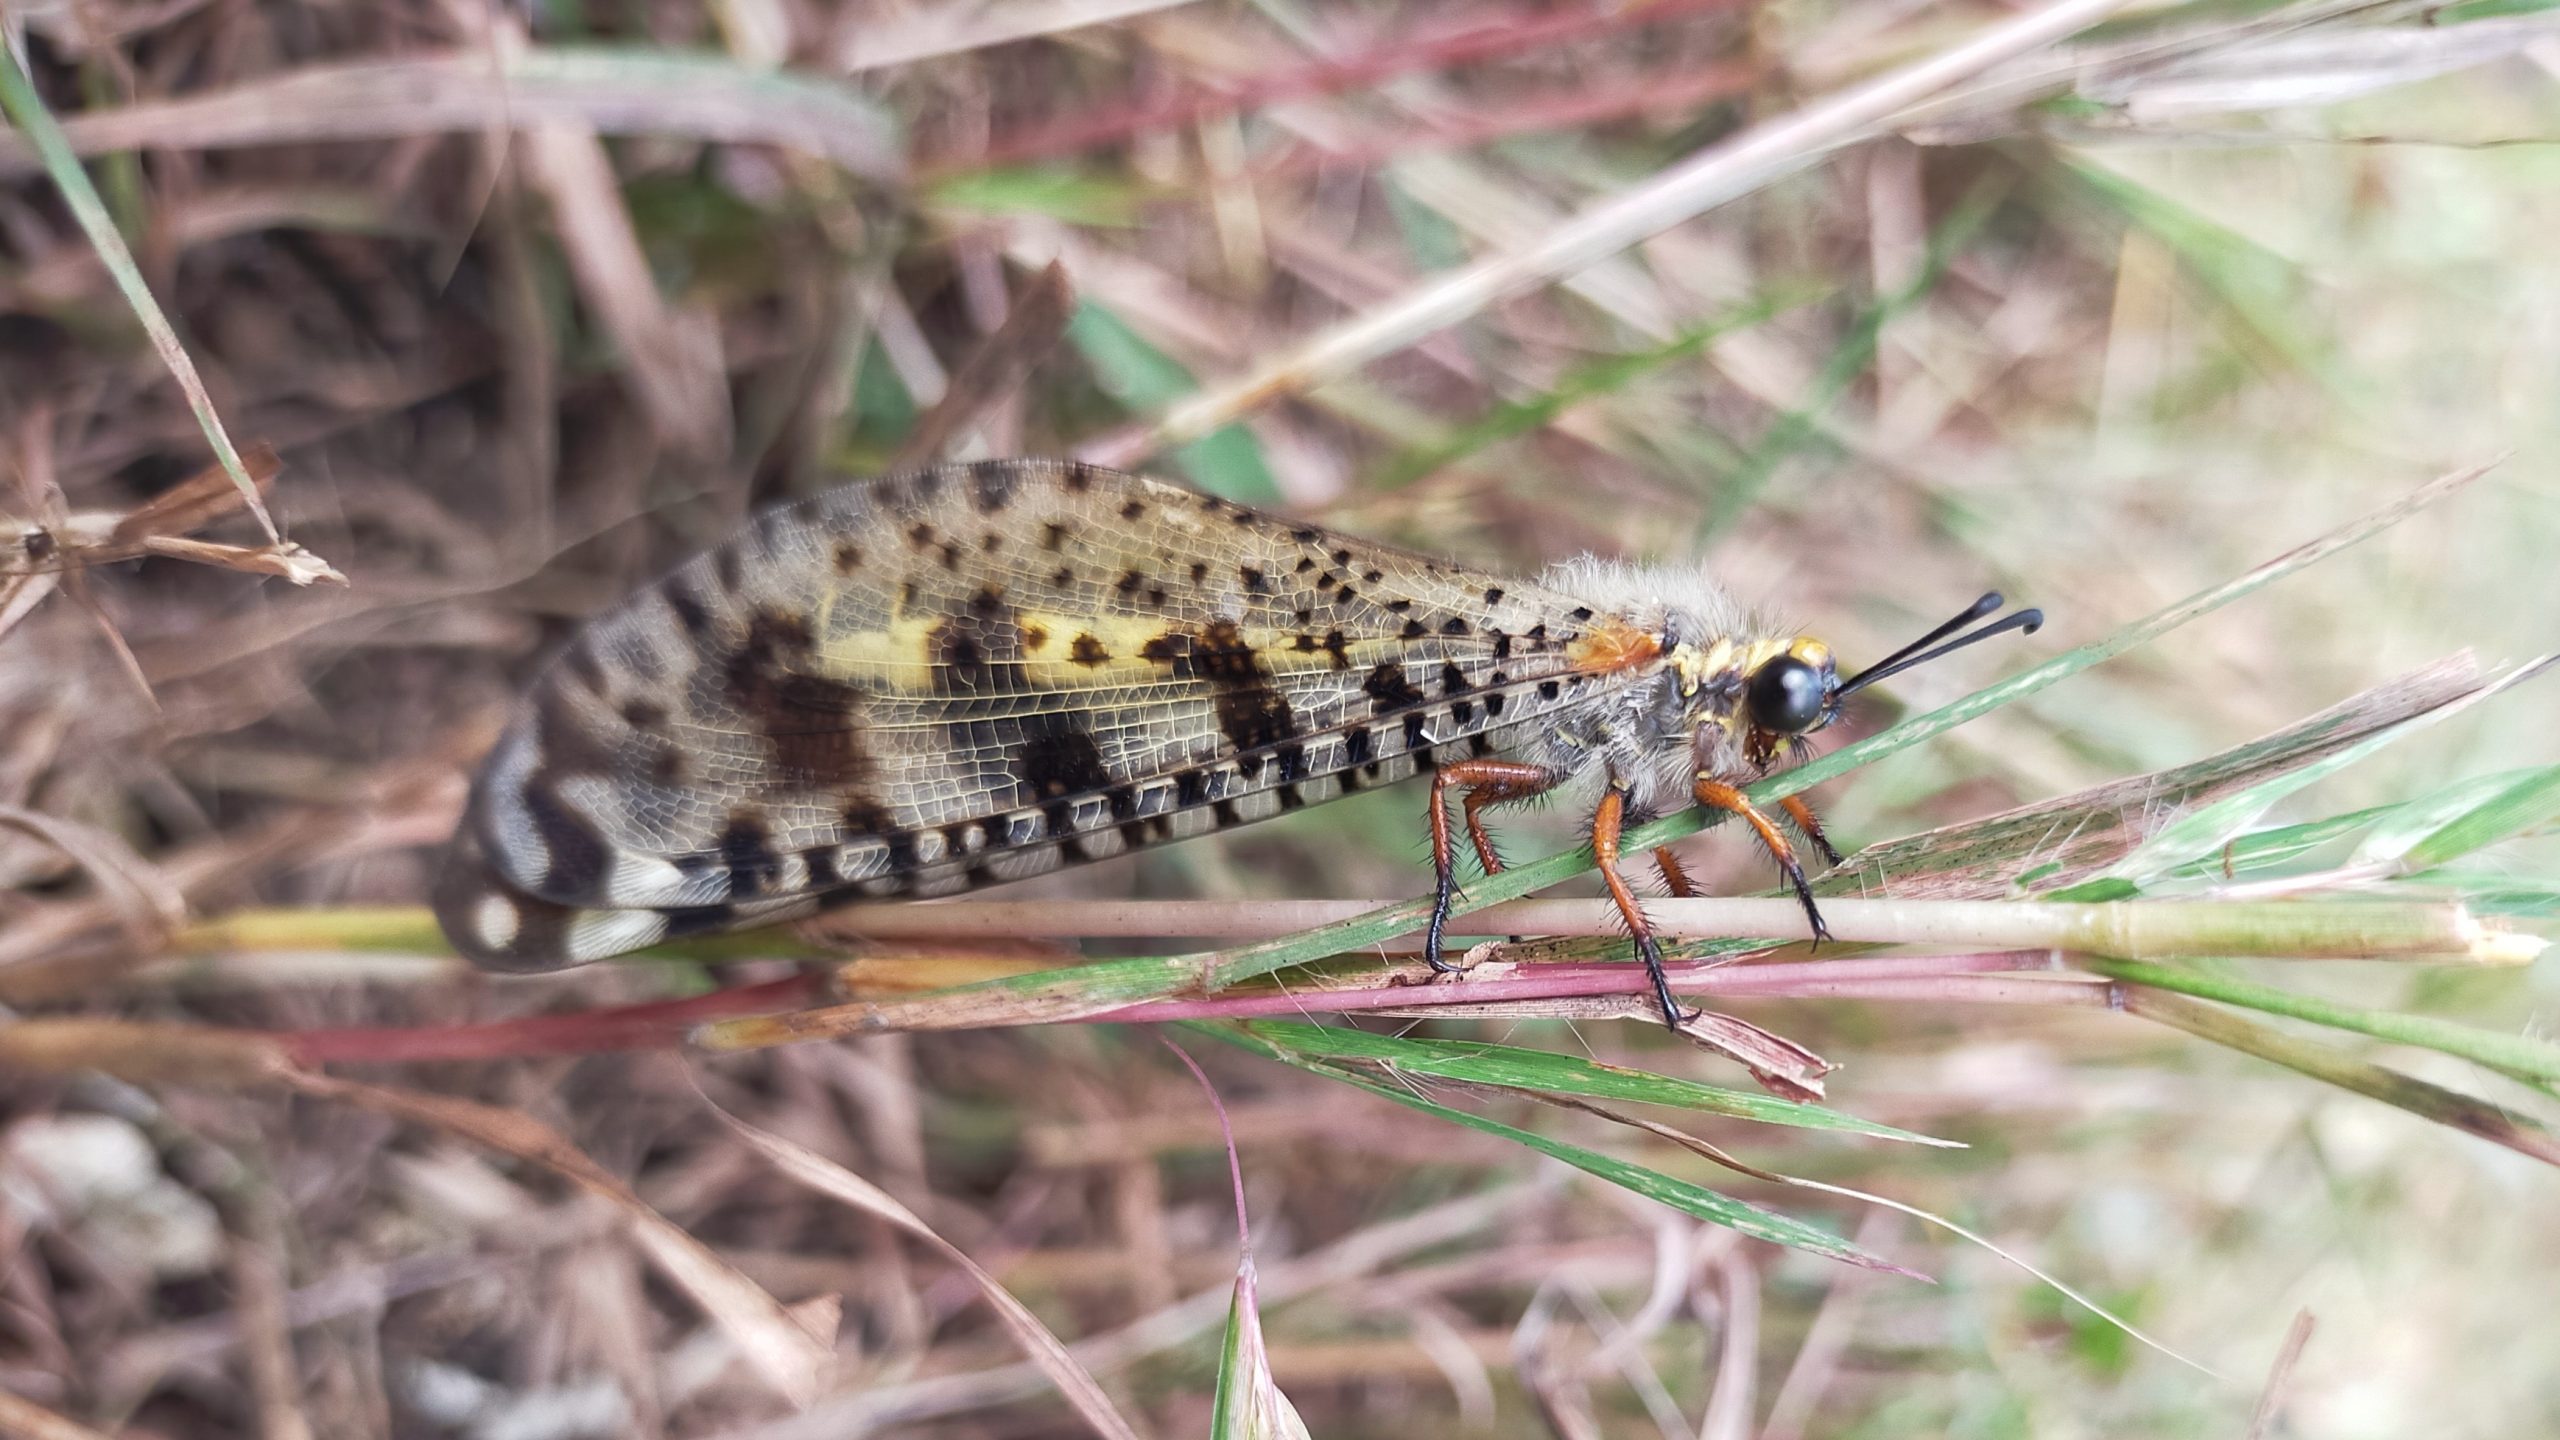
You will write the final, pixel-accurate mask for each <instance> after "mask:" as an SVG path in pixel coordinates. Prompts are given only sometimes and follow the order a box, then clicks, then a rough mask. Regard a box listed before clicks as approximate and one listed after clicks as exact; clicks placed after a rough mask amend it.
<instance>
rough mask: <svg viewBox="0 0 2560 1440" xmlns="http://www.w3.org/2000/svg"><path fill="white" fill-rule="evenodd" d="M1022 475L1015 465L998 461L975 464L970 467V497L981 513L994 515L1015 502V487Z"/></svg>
mask: <svg viewBox="0 0 2560 1440" xmlns="http://www.w3.org/2000/svg"><path fill="white" fill-rule="evenodd" d="M1021 483H1022V477H1021V476H1020V475H1019V474H1018V473H1016V471H1015V469H1014V467H1013V466H1011V465H1009V464H1003V463H997V464H992V465H973V466H971V467H970V468H969V499H970V502H971V503H972V504H974V505H976V506H977V507H978V513H979V514H981V515H993V514H994V513H996V512H997V511H999V510H1002V509H1003V508H1005V507H1006V506H1007V505H1010V504H1012V503H1013V492H1014V487H1015V486H1017V485H1019V484H1021Z"/></svg>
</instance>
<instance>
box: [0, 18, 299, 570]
mask: <svg viewBox="0 0 2560 1440" xmlns="http://www.w3.org/2000/svg"><path fill="white" fill-rule="evenodd" d="M0 110H5V111H6V112H7V113H8V116H9V123H11V124H13V125H15V126H17V127H18V129H19V130H20V131H21V132H23V133H24V134H25V135H26V137H27V143H28V144H30V145H31V146H33V147H34V148H35V152H36V158H37V159H38V160H39V161H41V162H42V163H43V165H44V169H45V173H46V174H47V175H50V176H52V177H53V183H54V187H55V188H56V189H58V190H60V191H61V192H62V201H63V203H64V204H65V205H67V206H69V207H70V209H71V217H72V218H73V219H74V220H77V221H79V222H80V231H81V233H82V234H83V235H86V236H87V237H88V239H89V247H90V248H91V249H93V250H95V251H97V252H98V262H99V263H100V264H101V265H104V266H105V267H106V271H107V274H108V275H109V276H110V277H111V278H113V279H114V281H115V284H116V289H117V291H118V292H120V293H121V294H122V295H123V296H124V300H125V304H126V305H127V306H129V307H130V308H131V309H132V311H133V317H134V319H136V320H138V321H140V322H141V323H142V329H143V333H144V334H146V335H148V336H149V337H150V339H151V348H153V349H154V350H157V351H158V352H160V359H161V362H162V363H164V364H166V365H167V366H168V367H169V374H170V376H171V377H172V378H174V379H175V380H176V381H177V382H178V389H179V390H180V391H181V392H182V393H184V394H185V395H186V397H187V408H188V409H190V410H192V411H194V412H195V417H196V424H197V425H199V426H201V427H203V429H204V438H205V441H206V443H207V444H209V445H211V446H212V447H213V454H214V458H215V459H217V460H220V461H221V462H222V469H223V473H225V474H227V475H229V476H230V477H231V483H232V484H234V485H237V486H239V487H240V494H241V497H242V499H243V500H244V502H245V503H246V504H247V506H248V509H249V513H250V514H252V515H255V516H257V517H258V527H259V528H260V529H262V530H264V531H265V532H266V534H267V541H268V543H269V544H273V545H282V544H283V543H284V536H283V534H282V533H281V532H279V531H278V530H277V529H276V522H275V518H274V517H273V516H271V515H269V514H268V513H267V502H266V501H265V500H264V499H262V498H260V496H259V494H258V482H257V481H255V480H253V479H251V478H250V476H249V470H248V467H247V466H245V465H243V464H242V463H241V460H240V452H239V451H238V450H236V449H234V448H232V444H231V432H230V431H228V430H226V429H224V428H223V425H222V417H221V416H220V415H218V414H216V413H214V408H213V397H212V396H211V395H210V394H208V393H206V391H205V388H204V378H203V377H202V376H200V375H198V374H197V373H196V362H195V361H194V360H193V359H191V358H189V356H188V355H187V347H186V346H185V345H184V344H182V343H181V342H180V341H179V339H178V332H177V331H176V330H175V329H174V328H172V327H171V326H170V324H169V317H168V316H167V315H165V314H162V313H161V310H160V302H159V301H157V300H155V299H153V298H152V297H151V287H150V286H149V285H148V284H146V283H144V281H143V278H142V269H141V267H140V266H138V265H136V264H134V262H133V252H132V251H131V250H130V249H127V248H126V246H125V243H124V236H123V235H122V234H120V233H118V232H117V230H116V222H115V220H114V218H113V217H112V216H110V215H109V214H108V213H107V203H106V201H105V200H104V199H102V198H100V197H99V195H98V188H97V186H95V185H94V184H92V183H90V180H89V172H88V171H87V170H85V169H82V168H81V165H80V158H79V156H77V155H75V154H73V153H72V150H71V142H70V141H69V140H68V139H66V138H65V137H64V136H63V133H62V126H61V125H60V124H58V123H56V122H55V120H54V118H53V113H52V112H51V111H49V110H47V109H45V106H44V99H43V97H41V96H39V95H38V94H36V88H35V85H34V83H33V82H31V81H30V80H29V79H28V78H27V72H26V71H25V70H24V69H21V68H20V66H19V63H18V56H17V54H16V52H15V51H13V50H11V49H10V47H9V46H8V45H6V44H0ZM322 568H323V569H326V568H327V567H325V566H323V567H322ZM330 573H331V574H332V575H334V574H335V573H336V572H335V571H331V572H330Z"/></svg>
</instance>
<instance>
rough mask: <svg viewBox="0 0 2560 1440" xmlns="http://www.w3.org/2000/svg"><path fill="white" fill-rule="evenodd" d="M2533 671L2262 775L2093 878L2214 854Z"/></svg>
mask: <svg viewBox="0 0 2560 1440" xmlns="http://www.w3.org/2000/svg"><path fill="white" fill-rule="evenodd" d="M2529 673H2531V672H2530V670H2526V671H2519V672H2516V673H2514V674H2511V675H2509V676H2506V677H2504V678H2502V679H2501V680H2500V681H2499V682H2498V683H2497V684H2493V685H2487V686H2483V687H2482V688H2480V689H2478V690H2475V691H2473V692H2472V693H2471V694H2469V695H2465V696H2463V697H2462V698H2461V699H2459V700H2455V701H2453V702H2452V703H2450V704H2446V705H2439V706H2436V707H2434V708H2433V709H2429V710H2425V711H2421V712H2420V713H2418V714H2416V715H2412V716H2410V717H2409V718H2408V719H2406V720H2403V721H2401V722H2399V723H2398V724H2396V725H2391V726H2388V727H2385V728H2384V729H2382V730H2379V731H2377V732H2375V733H2374V734H2372V735H2368V736H2366V737H2365V738H2364V739H2362V740H2359V741H2357V742H2356V743H2354V744H2352V745H2349V746H2347V747H2346V748H2344V749H2341V750H2337V751H2333V752H2331V753H2330V754H2327V755H2324V756H2322V757H2320V758H2319V759H2317V760H2314V761H2312V762H2310V763H2309V764H2307V765H2301V766H2297V767H2295V768H2293V769H2291V770H2287V771H2285V772H2284V773H2282V774H2279V775H2276V776H2273V777H2272V778H2269V779H2267V780H2263V781H2261V782H2259V783H2258V784H2255V785H2252V786H2250V787H2249V788H2248V789H2246V790H2243V791H2241V792H2239V793H2238V794H2236V795H2230V796H2226V797H2224V798H2223V799H2220V800H2217V801H2215V802H2214V803H2213V804H2210V805H2207V806H2204V807H2202V808H2201V809H2197V810H2194V811H2191V812H2189V813H2188V814H2185V815H2181V816H2179V817H2178V818H2177V819H2175V820H2172V821H2170V822H2169V823H2168V824H2166V825H2164V826H2162V827H2160V830H2159V831H2158V833H2156V834H2154V835H2153V836H2152V837H2151V838H2150V839H2149V840H2146V841H2144V842H2143V843H2142V844H2140V845H2138V846H2136V847H2135V848H2134V849H2133V851H2132V853H2130V854H2128V855H2126V856H2125V857H2124V858H2123V859H2122V860H2120V861H2118V862H2116V863H2115V864H2114V865H2112V866H2109V867H2108V868H2107V869H2106V870H2104V871H2102V872H2100V874H2099V875H2098V876H2095V877H2093V878H2095V879H2102V880H2104V879H2114V880H2123V881H2126V882H2128V883H2130V884H2133V885H2136V886H2143V885H2147V884H2149V883H2151V882H2152V881H2155V880H2157V879H2159V878H2160V877H2161V876H2162V875H2164V874H2166V873H2167V872H2169V871H2171V870H2174V869H2177V868H2178V867H2180V866H2184V865H2191V864H2193V863H2194V862H2195V861H2196V860H2197V858H2198V857H2200V856H2206V855H2214V854H2218V853H2220V852H2221V850H2222V847H2223V846H2225V845H2228V844H2230V843H2232V842H2233V841H2235V840H2237V839H2238V838H2239V837H2240V836H2241V835H2243V834H2245V833H2247V831H2248V830H2249V828H2250V827H2251V826H2253V825H2255V824H2257V823H2258V821H2259V820H2260V819H2262V818H2264V817H2265V815H2266V813H2267V811H2269V810H2271V809H2273V808H2275V806H2276V804H2277V802H2279V801H2281V800H2283V799H2285V798H2286V797H2287V796H2290V795H2292V794H2293V793H2294V792H2296V791H2298V790H2301V789H2303V788H2304V787H2306V786H2309V785H2311V784H2313V783H2315V782H2318V781H2321V780H2325V779H2327V778H2328V777H2330V776H2332V775H2335V774H2337V773H2338V772H2340V771H2342V770H2345V769H2347V768H2348V767H2349V766H2352V765H2357V764H2360V763H2362V762H2363V761H2364V760H2365V759H2366V758H2367V757H2369V756H2371V755H2373V754H2374V753H2376V752H2377V751H2380V750H2383V749H2385V748H2387V747H2389V746H2392V745H2395V744H2398V743H2399V742H2400V741H2402V740H2404V739H2407V738H2408V737H2409V736H2411V735H2415V734H2417V733H2419V732H2420V731H2422V730H2426V729H2429V728H2432V727H2433V726H2435V725H2437V724H2439V723H2441V722H2442V721H2445V720H2448V719H2450V718H2452V717H2453V716H2455V715H2458V714H2461V713H2462V712H2463V711H2465V710H2468V709H2470V708H2471V707H2472V706H2474V705H2476V704H2478V703H2480V702H2481V701H2483V700H2485V699H2487V698H2489V697H2490V696H2491V695H2494V694H2496V693H2498V692H2499V691H2500V690H2503V689H2505V688H2506V686H2507V685H2510V684H2512V683H2514V682H2515V681H2516V680H2517V679H2520V678H2522V677H2523V676H2524V675H2526V674H2529Z"/></svg>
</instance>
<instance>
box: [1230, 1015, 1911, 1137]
mask: <svg viewBox="0 0 2560 1440" xmlns="http://www.w3.org/2000/svg"><path fill="white" fill-rule="evenodd" d="M1245 1028H1246V1029H1247V1030H1249V1031H1251V1032H1252V1033H1254V1034H1255V1035H1257V1036H1259V1037H1261V1038H1262V1039H1264V1040H1267V1041H1269V1042H1271V1043H1272V1044H1273V1045H1275V1046H1278V1047H1281V1048H1285V1049H1288V1050H1291V1051H1294V1052H1296V1053H1297V1054H1299V1055H1303V1056H1307V1057H1310V1058H1313V1059H1319V1060H1329V1061H1336V1062H1360V1063H1367V1064H1376V1065H1382V1066H1386V1067H1389V1068H1391V1069H1394V1070H1397V1071H1401V1072H1404V1073H1407V1074H1413V1075H1430V1076H1435V1077H1437V1078H1439V1079H1443V1080H1455V1081H1460V1082H1463V1083H1465V1084H1469V1085H1498V1086H1501V1087H1503V1088H1505V1089H1510V1090H1532V1091H1541V1092H1545V1093H1549V1094H1558V1095H1580V1096H1585V1097H1587V1098H1590V1099H1595V1100H1630V1101H1635V1102H1637V1103H1640V1104H1646V1105H1669V1106H1676V1107H1678V1108H1680V1109H1683V1110H1702V1111H1705V1112H1707V1113H1709V1114H1715V1115H1729V1116H1732V1117H1733V1118H1735V1119H1737V1120H1754V1121H1758V1122H1760V1123H1761V1124H1764V1125H1792V1126H1796V1127H1798V1128H1801V1129H1806V1130H1837V1131H1841V1132H1844V1133H1847V1134H1852V1135H1867V1136H1872V1137H1874V1138H1877V1139H1881V1140H1905V1141H1911V1142H1913V1143H1916V1144H1921V1145H1941V1146H1949V1147H1953V1148H1959V1149H1960V1148H1962V1147H1961V1146H1960V1145H1959V1144H1958V1142H1956V1141H1953V1140H1940V1139H1938V1138H1936V1137H1935V1136H1930V1135H1921V1134H1917V1133H1915V1132H1913V1131H1909V1130H1900V1129H1896V1128H1894V1127H1893V1126H1891V1125H1883V1124H1878V1123H1877V1122H1875V1121H1872V1120H1862V1119H1859V1118H1858V1117H1857V1116H1854V1115H1847V1114H1843V1113H1842V1112H1840V1111H1837V1110H1832V1109H1828V1108H1825V1107H1823V1106H1820V1105H1807V1104H1803V1103H1800V1102H1798V1101H1794V1100H1781V1099H1779V1098H1778V1097H1776V1096H1774V1095H1762V1094H1757V1093H1754V1092H1752V1091H1747V1090H1731V1089H1727V1088H1725V1087H1723V1086H1719V1085H1701V1084H1699V1083H1698V1082H1696V1081H1694V1080H1680V1079H1674V1078H1673V1077H1671V1076H1668V1075H1655V1074H1651V1073H1649V1072H1647V1071H1643V1070H1631V1069H1627V1068H1625V1067H1623V1066H1618V1065H1603V1064H1600V1063H1599V1062H1597V1061H1592V1060H1585V1059H1582V1058H1580V1057H1579V1056H1574V1055H1561V1054H1555V1053H1551V1052H1549V1051H1544V1050H1530V1049H1525V1048H1522V1047H1518V1046H1511V1045H1490V1044H1484V1043H1481V1042H1477V1041H1468V1040H1427V1039H1416V1038H1414V1037H1411V1036H1403V1035H1378V1034H1373V1033H1371V1032H1369V1031H1366V1030H1353V1029H1348V1028H1344V1027H1339V1026H1328V1025H1310V1024H1306V1023H1303V1022H1300V1021H1295V1020H1255V1021H1249V1022H1247V1023H1246V1025H1245Z"/></svg>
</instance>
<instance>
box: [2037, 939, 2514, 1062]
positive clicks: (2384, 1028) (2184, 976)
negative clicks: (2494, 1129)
mask: <svg viewBox="0 0 2560 1440" xmlns="http://www.w3.org/2000/svg"><path fill="white" fill-rule="evenodd" d="M2082 963H2083V964H2084V965H2085V966H2086V967H2087V968H2088V969H2090V970H2093V971H2095V972H2097V973H2098V974H2100V975H2105V976H2108V977H2110V978H2113V979H2117V980H2123V981H2126V982H2128V983H2131V984H2135V985H2148V986H2150V987H2152V988H2153V989H2156V990H2173V991H2176V992H2177V993H2178V994H2181V995H2193V996H2195V997H2196V998H2198V999H2200V1000H2218V1001H2221V1002H2222V1003H2223V1004H2226V1005H2237V1006H2239V1007H2241V1008H2242V1009H2245V1010H2257V1011H2262V1012H2264V1013H2266V1014H2269V1015H2282V1016H2284V1017H2285V1018H2287V1019H2290V1020H2304V1021H2308V1022H2310V1023H2311V1024H2314V1025H2320V1026H2325V1027H2327V1028H2329V1029H2331V1030H2346V1031H2351V1032H2353V1033H2355V1034H2358V1035H2370V1036H2372V1037H2373V1038H2375V1039H2377V1040H2388V1041H2390V1042H2391V1043H2392V1044H2395V1045H2414V1046H2418V1047H2420V1048H2422V1049H2427V1050H2436V1051H2441V1052H2442V1053H2444V1054H2447V1055H2455V1056H2459V1057H2461V1058H2462V1059H2465V1060H2469V1061H2471V1062H2473V1063H2474V1064H2478V1065H2485V1066H2487V1067H2488V1068H2490V1069H2492V1070H2496V1071H2499V1072H2500V1073H2502V1074H2506V1075H2512V1076H2514V1077H2515V1078H2516V1079H2518V1080H2524V1081H2529V1082H2533V1083H2536V1084H2550V1083H2552V1082H2555V1081H2560V1045H2553V1044H2550V1043H2548V1042H2546V1041H2541V1040H2534V1039H2531V1038H2528V1037H2526V1036H2522V1035H2501V1034H2499V1033H2497V1032H2496V1031H2494V1030H2481V1029H2478V1028H2476V1027H2473V1026H2470V1025H2462V1024H2457V1023H2455V1022H2454V1021H2451V1020H2439V1019H2436V1018H2434V1017H2433V1016H2427V1015H2397V1014H2393V1013H2391V1012H2390V1011H2386V1010H2361V1009H2357V1008H2355V1007H2353V1006H2348V1005H2339V1004H2335V1003H2333V1002H2331V1001H2327V1000H2321V999H2316V998H2314V997H2312V996H2309V995H2297V994H2294V993H2293V992H2292V991H2290V990H2279V989H2276V988H2275V987H2274V986H2271V985H2258V984H2253V983H2251V982H2249V981H2246V980H2237V979H2234V978H2232V977H2230V976H2228V975H2218V974H2215V973H2213V972H2211V971H2207V970H2190V969H2184V968H2180V967H2176V966H2169V965H2154V964H2151V963H2149V962H2147V961H2142V960H2109V959H2105V958H2103V957H2097V956H2092V957H2089V958H2087V959H2086V960H2084V961H2083V962H2082Z"/></svg>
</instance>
